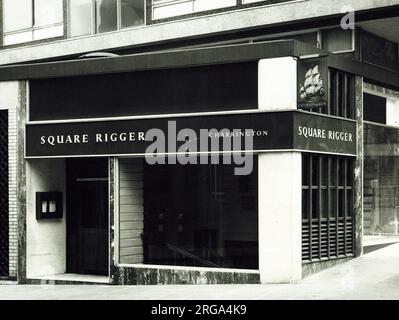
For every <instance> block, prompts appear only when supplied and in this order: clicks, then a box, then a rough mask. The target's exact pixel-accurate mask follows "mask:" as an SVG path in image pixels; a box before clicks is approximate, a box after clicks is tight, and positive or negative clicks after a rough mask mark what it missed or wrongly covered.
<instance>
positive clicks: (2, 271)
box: [0, 111, 9, 278]
mask: <svg viewBox="0 0 399 320" xmlns="http://www.w3.org/2000/svg"><path fill="white" fill-rule="evenodd" d="M8 223H9V219H8V112H7V111H0V278H1V277H8V275H9V267H8V251H9V240H8Z"/></svg>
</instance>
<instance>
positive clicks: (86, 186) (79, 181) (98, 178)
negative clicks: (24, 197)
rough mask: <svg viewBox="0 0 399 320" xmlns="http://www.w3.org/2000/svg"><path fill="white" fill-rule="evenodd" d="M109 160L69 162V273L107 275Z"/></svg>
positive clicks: (76, 160) (77, 160)
mask: <svg viewBox="0 0 399 320" xmlns="http://www.w3.org/2000/svg"><path fill="white" fill-rule="evenodd" d="M108 196H109V194H108V159H107V158H98V159H72V160H68V161H67V273H78V274H93V275H108V252H109V249H108V225H109V224H108V221H109V219H108V212H109V210H108Z"/></svg>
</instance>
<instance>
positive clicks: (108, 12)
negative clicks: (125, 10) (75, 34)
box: [96, 0, 118, 33]
mask: <svg viewBox="0 0 399 320" xmlns="http://www.w3.org/2000/svg"><path fill="white" fill-rule="evenodd" d="M96 9H97V32H98V33H102V32H108V31H114V30H116V29H118V19H117V12H118V7H117V1H116V0H97V6H96Z"/></svg>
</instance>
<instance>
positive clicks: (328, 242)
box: [327, 157, 332, 258]
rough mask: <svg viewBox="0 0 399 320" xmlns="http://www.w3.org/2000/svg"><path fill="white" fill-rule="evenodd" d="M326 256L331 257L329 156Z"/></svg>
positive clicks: (329, 169)
mask: <svg viewBox="0 0 399 320" xmlns="http://www.w3.org/2000/svg"><path fill="white" fill-rule="evenodd" d="M327 169H328V170H327V257H328V258H330V257H331V246H330V212H331V210H332V208H331V207H330V206H331V200H330V199H331V187H330V186H331V158H330V157H328V161H327Z"/></svg>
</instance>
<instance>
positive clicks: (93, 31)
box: [91, 0, 98, 34]
mask: <svg viewBox="0 0 399 320" xmlns="http://www.w3.org/2000/svg"><path fill="white" fill-rule="evenodd" d="M91 14H92V20H93V23H92V25H91V28H92V29H91V34H96V33H97V32H98V30H97V0H92V1H91Z"/></svg>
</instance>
